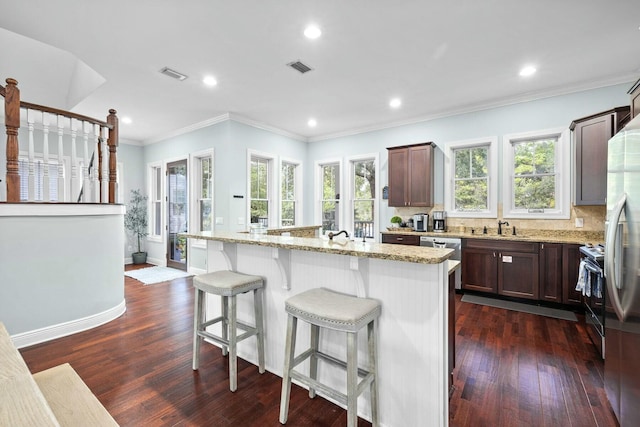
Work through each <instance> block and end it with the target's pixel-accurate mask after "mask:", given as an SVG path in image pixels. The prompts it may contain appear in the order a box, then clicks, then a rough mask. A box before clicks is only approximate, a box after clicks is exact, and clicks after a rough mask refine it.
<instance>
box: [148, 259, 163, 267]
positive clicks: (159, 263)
mask: <svg viewBox="0 0 640 427" xmlns="http://www.w3.org/2000/svg"><path fill="white" fill-rule="evenodd" d="M147 262H148V263H149V264H153V265H157V266H159V267H166V266H167V260H166V259H163V258H149V257H147Z"/></svg>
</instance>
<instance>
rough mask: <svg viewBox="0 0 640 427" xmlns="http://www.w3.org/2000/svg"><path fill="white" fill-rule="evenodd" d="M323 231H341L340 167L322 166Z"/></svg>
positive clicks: (336, 165) (335, 165) (332, 165)
mask: <svg viewBox="0 0 640 427" xmlns="http://www.w3.org/2000/svg"><path fill="white" fill-rule="evenodd" d="M321 168H322V171H321V173H322V200H321V204H322V231H327V230H339V229H340V210H339V203H340V165H339V164H338V163H332V164H326V165H322V166H321Z"/></svg>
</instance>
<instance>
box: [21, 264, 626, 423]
mask: <svg viewBox="0 0 640 427" xmlns="http://www.w3.org/2000/svg"><path fill="white" fill-rule="evenodd" d="M142 267H144V266H142ZM131 268H139V267H132V266H127V270H128V269H131ZM125 295H126V300H127V312H126V313H125V314H124V315H123V316H121V317H120V318H118V319H116V320H114V321H112V322H109V323H107V324H106V325H103V326H100V327H98V328H94V329H92V330H89V331H85V332H82V333H79V334H75V335H73V336H70V337H65V338H60V339H57V340H54V341H50V342H47V343H43V344H38V345H35V346H32V347H28V348H24V349H22V350H21V353H22V356H23V357H24V359H25V361H26V362H27V365H28V366H29V368H30V369H31V371H32V372H39V371H41V370H43V369H47V368H50V367H52V366H55V365H58V364H60V363H64V362H69V363H70V364H71V365H72V366H73V367H74V368H75V370H76V371H77V372H78V374H79V375H80V376H81V377H82V378H83V380H84V381H85V382H86V383H87V385H88V386H89V388H90V389H91V390H92V391H93V392H94V393H95V394H96V396H97V397H98V399H99V400H100V401H101V402H102V403H103V404H104V406H105V407H106V408H107V410H108V411H109V412H110V413H111V414H112V416H113V417H114V418H115V419H116V421H117V422H118V423H119V424H120V425H122V426H277V425H280V424H279V422H278V413H279V405H280V386H281V379H280V378H279V377H277V376H275V375H273V374H271V373H269V372H266V373H265V374H263V375H260V374H258V370H257V368H256V367H255V366H254V365H252V364H249V363H247V362H245V361H243V360H241V359H239V360H238V391H236V392H235V393H231V392H230V391H229V388H228V387H229V383H228V373H227V359H226V358H223V357H222V355H221V354H220V350H219V349H217V348H215V347H213V346H211V345H203V346H202V353H201V358H200V369H199V370H198V371H193V370H192V369H191V345H192V341H191V340H192V335H191V334H192V326H193V325H192V321H193V318H192V315H193V306H192V304H193V292H192V287H191V279H190V278H187V279H176V280H173V281H171V282H165V283H161V284H154V285H148V286H143V285H142V284H141V283H140V282H138V281H137V280H134V279H130V278H128V277H126V278H125ZM456 310H457V315H458V318H457V322H456V332H457V337H456V350H457V357H456V359H457V360H456V366H457V367H456V370H455V371H454V377H455V387H456V390H455V391H454V393H453V396H452V399H451V411H450V421H451V425H453V426H543V425H548V426H580V427H583V426H585V427H586V426H605V427H607V426H616V425H617V423H616V421H615V417H614V416H613V413H612V412H611V409H610V407H609V404H608V402H607V399H606V396H605V394H604V389H603V384H602V371H603V364H602V361H600V360H599V359H598V356H597V354H596V352H595V350H594V349H593V346H592V344H591V343H590V342H589V338H588V337H587V335H586V333H585V332H584V330H582V328H581V326H580V325H579V324H576V323H574V322H568V321H562V320H556V319H549V318H543V317H538V316H534V315H530V314H524V313H516V312H510V311H506V310H502V309H496V308H491V307H485V306H479V305H474V304H468V303H462V302H461V301H460V299H459V296H458V297H457V301H456ZM290 408H291V409H290V413H289V422H288V423H287V425H291V426H315V427H322V426H336V427H337V426H344V425H346V412H345V411H344V410H343V409H341V408H339V407H337V406H336V405H334V404H332V403H330V402H328V401H327V400H325V399H323V398H321V397H316V398H315V399H313V400H310V399H309V398H308V395H307V392H306V390H303V389H301V388H300V387H297V386H295V385H294V386H293V388H292V394H291V405H290ZM369 425H370V423H368V422H366V421H364V420H362V419H359V426H369ZM395 427H419V426H395Z"/></svg>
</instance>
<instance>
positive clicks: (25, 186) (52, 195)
mask: <svg viewBox="0 0 640 427" xmlns="http://www.w3.org/2000/svg"><path fill="white" fill-rule="evenodd" d="M47 168H48V179H49V183H48V187H49V198H48V200H44V199H45V185H46V183H45V179H44V178H45V172H46V171H47ZM18 175H20V200H21V201H27V200H29V160H28V159H27V158H23V157H20V158H19V159H18ZM33 178H34V179H33V181H34V182H33V192H34V194H33V200H34V201H39V202H42V201H44V202H49V201H52V202H55V201H58V161H57V160H51V159H50V160H49V164H48V166H47V165H45V163H44V161H43V160H42V159H34V161H33Z"/></svg>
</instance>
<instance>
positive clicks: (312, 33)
mask: <svg viewBox="0 0 640 427" xmlns="http://www.w3.org/2000/svg"><path fill="white" fill-rule="evenodd" d="M304 35H305V36H306V37H307V38H308V39H317V38H318V37H320V36H321V35H322V31H320V28H318V26H317V25H313V24H312V25H309V26H308V27H307V28H305V29H304Z"/></svg>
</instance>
